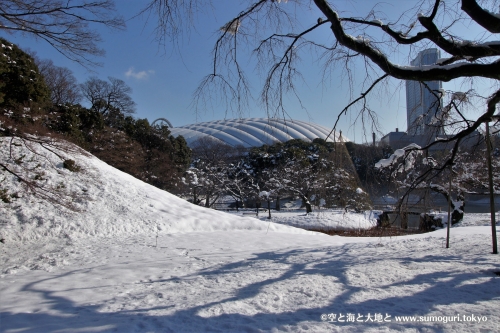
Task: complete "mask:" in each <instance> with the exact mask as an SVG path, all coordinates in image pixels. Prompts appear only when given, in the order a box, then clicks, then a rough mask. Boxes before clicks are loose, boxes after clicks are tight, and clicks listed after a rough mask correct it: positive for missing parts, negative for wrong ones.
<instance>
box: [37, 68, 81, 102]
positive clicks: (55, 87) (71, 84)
mask: <svg viewBox="0 0 500 333" xmlns="http://www.w3.org/2000/svg"><path fill="white" fill-rule="evenodd" d="M36 62H37V65H38V69H39V71H40V74H42V75H43V78H44V79H45V83H46V84H47V86H48V87H49V89H50V93H51V94H50V98H51V100H52V103H53V104H55V105H62V104H76V103H78V102H80V100H81V99H82V95H81V94H80V88H79V86H78V82H77V80H76V78H75V76H74V75H73V72H72V71H71V70H70V69H68V68H66V67H58V66H56V65H54V63H53V62H52V60H39V61H36Z"/></svg>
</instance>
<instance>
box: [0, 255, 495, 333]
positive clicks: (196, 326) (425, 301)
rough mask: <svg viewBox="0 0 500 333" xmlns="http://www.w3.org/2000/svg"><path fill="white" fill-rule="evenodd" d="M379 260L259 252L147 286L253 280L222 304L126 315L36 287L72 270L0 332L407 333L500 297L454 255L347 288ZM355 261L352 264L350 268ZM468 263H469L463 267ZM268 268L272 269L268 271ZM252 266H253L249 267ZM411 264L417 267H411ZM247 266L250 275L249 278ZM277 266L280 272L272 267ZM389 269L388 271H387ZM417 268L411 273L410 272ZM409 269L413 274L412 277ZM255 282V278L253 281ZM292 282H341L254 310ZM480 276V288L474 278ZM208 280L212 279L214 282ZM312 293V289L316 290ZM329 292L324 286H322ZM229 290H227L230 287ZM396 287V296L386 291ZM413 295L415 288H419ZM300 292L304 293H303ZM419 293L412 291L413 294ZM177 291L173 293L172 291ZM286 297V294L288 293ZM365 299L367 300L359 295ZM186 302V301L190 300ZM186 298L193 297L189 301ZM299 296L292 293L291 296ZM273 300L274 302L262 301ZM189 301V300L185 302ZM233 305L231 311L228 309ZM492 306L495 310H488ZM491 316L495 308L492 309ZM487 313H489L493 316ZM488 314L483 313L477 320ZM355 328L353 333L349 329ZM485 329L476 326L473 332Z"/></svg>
mask: <svg viewBox="0 0 500 333" xmlns="http://www.w3.org/2000/svg"><path fill="white" fill-rule="evenodd" d="M380 260H384V258H383V257H382V258H381V257H376V256H367V257H363V258H360V257H359V255H357V254H356V255H355V254H353V253H351V254H350V251H349V249H348V248H346V247H345V246H343V247H333V248H323V249H299V250H291V251H286V252H281V253H276V252H262V253H256V254H254V256H253V257H252V258H249V259H247V260H242V261H238V262H231V263H227V264H214V265H212V266H211V267H209V268H206V269H201V270H198V271H196V273H194V274H191V275H186V276H182V277H176V278H169V279H158V280H153V281H150V282H148V283H150V284H153V285H155V284H158V286H159V284H163V285H164V284H165V283H166V282H173V281H184V280H186V281H187V280H188V279H190V281H192V279H196V278H204V279H216V278H222V277H225V278H226V279H228V280H231V277H232V275H231V274H245V273H247V274H252V273H253V274H254V276H251V277H250V276H249V278H248V281H252V280H253V282H249V283H247V284H245V285H242V286H234V285H230V286H228V290H227V297H225V298H223V299H221V298H220V297H219V298H218V299H210V295H209V296H206V299H207V301H206V302H203V299H200V300H199V301H198V302H196V303H198V304H199V305H197V306H191V307H187V308H186V307H183V306H182V304H175V305H172V304H168V302H167V301H165V306H155V307H143V308H142V309H139V310H127V311H119V312H104V311H103V310H102V309H101V305H99V304H95V305H85V306H81V305H78V304H75V303H74V302H73V301H71V300H69V299H67V298H65V297H62V296H58V294H60V292H59V291H57V292H56V291H51V290H46V289H44V288H41V287H39V286H38V285H40V284H42V283H43V282H47V281H49V280H51V281H50V282H52V283H57V281H58V280H59V279H63V278H67V277H69V276H70V275H71V274H75V273H78V271H72V272H67V273H65V274H59V275H55V276H52V277H51V278H48V279H44V280H39V281H36V282H33V283H30V284H26V285H25V286H24V287H23V288H22V290H21V292H22V293H24V292H31V293H37V294H38V295H39V296H42V297H43V300H44V306H47V304H48V305H50V309H51V310H50V311H45V312H43V313H41V312H38V313H10V312H8V311H3V312H1V313H0V331H1V332H17V331H22V332H263V331H264V332H268V331H280V330H283V331H293V332H300V331H308V330H309V331H310V332H318V331H319V332H321V331H328V332H332V331H346V329H347V331H349V330H350V331H353V330H355V331H364V330H366V329H376V328H382V327H386V328H387V327H388V328H391V329H394V330H408V329H416V330H417V331H418V330H419V329H420V328H422V326H421V325H418V324H416V323H412V322H406V323H397V322H395V321H394V317H395V316H411V315H417V316H419V315H421V316H425V315H428V314H429V313H433V312H434V311H439V309H440V308H442V307H444V308H446V306H450V305H458V306H461V308H462V309H463V311H462V313H461V314H470V313H471V311H470V309H468V308H467V304H477V303H479V302H491V301H495V300H496V301H498V299H499V296H500V279H499V278H496V277H494V275H493V274H492V275H491V277H490V278H487V277H488V276H487V275H486V274H485V273H484V272H474V271H472V272H460V271H457V270H455V269H453V266H452V265H449V264H450V263H453V262H455V263H458V262H459V261H461V260H465V259H462V258H460V257H454V256H451V255H450V256H446V255H440V256H432V258H425V260H424V259H423V258H412V257H411V256H407V257H399V258H397V259H391V260H392V263H393V264H394V267H393V268H392V269H401V270H402V276H405V274H404V270H405V269H407V270H408V271H409V273H408V275H406V276H408V278H404V279H403V278H402V279H399V280H398V281H394V282H390V281H383V283H378V284H375V285H360V284H359V283H353V277H352V275H350V274H352V272H353V271H352V269H353V268H354V269H358V268H359V269H360V270H357V271H356V272H357V273H362V272H363V271H362V270H361V268H362V267H363V265H369V264H371V265H374V266H373V267H378V266H376V264H377V262H378V261H380ZM426 260H433V261H434V262H443V263H445V264H448V265H447V266H443V271H439V272H430V273H425V270H423V269H422V270H423V271H418V268H419V266H418V265H424V264H425V262H426ZM353 263H354V264H353ZM467 263H468V264H470V262H467ZM271 264H272V265H271ZM252 265H253V267H252ZM411 265H416V266H415V267H414V268H413V269H412V267H411ZM249 266H250V267H252V269H251V270H250V273H248V272H249ZM276 267H278V269H277V268H276ZM266 269H269V270H272V271H273V272H267V273H266V274H262V275H258V272H259V270H266ZM388 269H389V268H388ZM415 270H416V272H415ZM411 271H413V272H411ZM369 273H370V277H371V278H376V277H377V274H376V272H369ZM259 277H261V278H259ZM298 277H302V278H305V281H308V279H309V281H311V283H314V281H315V280H312V279H310V278H313V277H316V278H317V279H316V280H317V281H320V282H321V281H333V282H331V283H334V284H340V286H341V287H340V288H339V292H338V293H337V294H334V295H330V296H329V297H322V295H318V294H314V295H312V296H311V294H309V295H308V294H307V290H308V289H311V288H310V287H311V286H312V285H307V284H305V283H304V282H301V284H302V286H303V290H302V292H303V295H299V297H301V296H302V297H304V298H305V299H306V298H308V297H313V298H314V297H315V298H314V299H315V300H316V299H317V302H316V303H317V304H315V305H314V306H311V305H310V303H309V304H307V305H305V306H304V307H303V308H301V307H300V305H296V306H295V307H294V310H293V311H285V310H280V307H279V306H278V307H276V308H275V311H274V312H271V311H269V310H268V309H266V308H261V309H260V310H259V308H258V306H257V305H256V304H257V303H258V298H259V297H260V298H262V297H265V296H268V294H269V293H270V291H272V290H273V287H275V286H276V285H277V284H280V283H281V284H283V283H284V284H287V283H291V281H292V279H296V278H298ZM478 277H484V278H483V279H481V281H482V282H480V283H479V284H478V283H477V282H476V281H475V282H474V283H473V282H472V281H473V280H476V279H477V278H478ZM212 282H213V281H212ZM314 287H315V288H312V289H313V290H317V289H318V288H317V287H318V286H317V285H316V286H314ZM322 287H324V288H328V287H329V286H328V285H325V286H322ZM231 288H232V289H231ZM395 288H399V289H398V290H399V291H398V293H397V294H396V295H392V294H391V291H392V290H394V289H395ZM417 289H418V290H417ZM304 290H305V291H304ZM413 290H417V291H413ZM174 292H175V293H178V292H179V291H178V290H175V291H174ZM291 292H292V291H290V290H288V293H291ZM364 293H367V294H368V296H366V295H365V296H364V297H357V296H359V295H361V294H364ZM188 296H189V295H188ZM289 296H290V295H288V294H287V293H286V292H285V293H282V294H281V299H285V300H286V298H287V297H289ZM192 297H196V295H195V296H192ZM295 297H297V294H295ZM268 300H269V301H270V302H272V299H268ZM232 302H238V304H243V307H248V308H251V311H246V312H247V313H248V312H252V311H253V312H254V313H256V314H253V315H250V314H244V313H242V312H245V310H244V309H243V308H242V309H241V311H236V312H237V313H228V312H230V311H225V310H224V305H227V304H229V303H232ZM191 303H194V302H191ZM234 306H235V305H234V304H233V307H231V309H232V310H231V311H234ZM217 307H218V308H219V309H221V310H220V312H218V313H219V314H214V313H212V315H206V314H204V313H207V312H206V311H208V310H210V309H214V308H217ZM490 308H495V307H494V306H491V307H490ZM492 311H493V310H492ZM330 313H334V314H337V316H338V315H339V314H343V315H347V314H348V313H352V314H355V315H356V316H357V315H358V314H361V315H363V316H365V317H366V315H367V314H369V313H370V314H372V315H374V314H376V313H381V314H383V315H384V316H385V315H386V314H389V315H390V316H391V319H392V320H391V322H389V323H371V322H357V323H352V322H344V323H339V322H336V323H330V322H322V321H321V319H320V316H321V315H322V314H330ZM492 313H493V312H492ZM441 315H455V313H446V314H445V313H443V314H441ZM481 315H486V314H481ZM489 319H490V321H489V322H487V323H484V325H486V326H484V327H493V325H494V324H493V321H495V322H496V324H495V325H498V318H492V317H491V316H490V318H489ZM353 327H354V328H353ZM443 327H446V326H436V325H434V326H426V330H427V331H442V330H443ZM475 327H477V328H480V327H483V326H481V325H477V326H475Z"/></svg>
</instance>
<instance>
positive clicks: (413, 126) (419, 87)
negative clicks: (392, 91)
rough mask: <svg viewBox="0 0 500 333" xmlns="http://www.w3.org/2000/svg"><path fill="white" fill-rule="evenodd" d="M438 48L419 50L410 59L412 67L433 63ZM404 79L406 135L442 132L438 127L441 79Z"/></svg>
mask: <svg viewBox="0 0 500 333" xmlns="http://www.w3.org/2000/svg"><path fill="white" fill-rule="evenodd" d="M440 55H441V54H440V52H439V50H438V49H427V50H424V51H421V52H420V53H419V54H418V55H417V57H416V58H415V59H413V60H412V61H411V63H410V64H411V65H412V66H414V67H422V66H426V65H434V64H435V63H436V62H437V60H438V59H439V58H440ZM424 83H425V85H424V84H422V83H421V82H419V81H406V118H407V122H408V130H407V132H408V135H426V136H430V135H432V134H435V135H438V134H444V133H443V129H442V128H439V126H436V125H438V123H439V118H440V117H439V116H440V113H441V107H442V103H441V98H440V97H439V98H437V97H436V95H437V96H440V91H441V88H442V86H443V84H442V82H441V81H426V82H424Z"/></svg>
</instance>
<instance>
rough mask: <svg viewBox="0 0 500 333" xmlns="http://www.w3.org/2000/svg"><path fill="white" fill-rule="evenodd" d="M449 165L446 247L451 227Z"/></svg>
mask: <svg viewBox="0 0 500 333" xmlns="http://www.w3.org/2000/svg"><path fill="white" fill-rule="evenodd" d="M451 175H452V171H451V165H450V184H449V186H448V224H447V225H446V248H447V249H449V248H450V228H451V217H450V211H451Z"/></svg>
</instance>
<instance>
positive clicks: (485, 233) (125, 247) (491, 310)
mask: <svg viewBox="0 0 500 333" xmlns="http://www.w3.org/2000/svg"><path fill="white" fill-rule="evenodd" d="M2 140H5V139H2ZM2 144H5V141H2ZM16 149H19V151H20V152H21V150H22V149H23V147H22V146H20V147H16ZM0 154H5V155H2V156H1V157H0V158H1V161H3V163H5V162H6V161H7V160H8V156H6V155H8V153H6V152H5V149H4V148H3V147H2V148H1V149H0ZM31 157H33V159H30V158H31ZM31 157H30V156H27V157H26V158H25V160H26V161H30V162H26V163H41V164H43V163H49V162H50V163H51V164H47V165H42V167H41V168H44V170H45V175H44V177H45V179H46V181H47V183H48V184H50V183H53V184H60V183H63V184H64V189H65V190H66V191H67V192H66V193H68V194H71V195H73V197H74V202H75V206H76V208H78V209H79V212H72V211H69V210H67V209H65V208H60V207H54V206H50V205H47V203H45V202H43V201H41V200H39V199H36V198H33V197H30V196H28V195H24V196H22V197H21V198H18V199H15V200H13V202H12V203H10V204H6V203H3V202H0V222H2V225H3V226H2V227H1V229H0V236H1V237H2V238H4V239H5V244H1V243H0V251H1V252H0V332H379V331H384V332H391V331H404V332H441V331H444V332H498V331H499V330H500V318H499V314H498V308H499V306H500V276H497V275H496V274H495V272H496V271H500V257H499V256H498V255H492V254H490V252H491V228H490V227H489V226H488V223H489V220H488V215H487V214H474V215H472V214H469V215H466V219H465V221H464V222H463V223H462V226H460V227H454V228H452V230H451V248H450V249H446V248H445V242H444V239H445V235H446V230H444V229H443V230H438V231H435V232H432V233H428V234H420V235H413V236H404V237H393V238H345V237H339V236H333V237H331V236H326V235H322V234H316V233H311V232H307V231H304V230H302V229H297V228H293V227H290V226H287V225H283V224H277V223H274V222H268V221H266V220H265V218H264V216H261V218H262V219H263V220H259V219H255V218H252V217H240V216H235V215H231V214H226V213H222V212H218V211H214V210H207V209H204V208H202V207H196V206H193V205H190V204H188V203H187V202H185V201H183V200H181V199H179V198H176V197H175V196H172V195H170V194H168V193H166V192H163V191H160V190H158V189H155V188H153V187H151V186H149V185H147V184H145V183H143V182H141V181H138V180H136V179H134V178H132V177H130V176H128V175H126V174H124V173H122V172H120V171H118V170H116V169H114V168H112V167H110V166H108V165H106V164H105V163H103V162H101V161H99V160H98V159H97V158H95V157H92V156H84V155H78V156H77V157H72V158H73V159H74V160H75V161H76V162H77V164H78V165H79V166H81V167H82V171H80V172H77V173H71V172H70V171H68V170H66V169H63V168H62V163H60V161H58V160H57V159H56V158H55V157H54V156H50V154H49V155H47V159H42V158H38V157H35V156H31ZM37 159H38V160H37ZM51 165H53V167H52V166H51ZM18 186H20V185H19V184H18V182H17V181H16V180H15V179H14V178H9V177H8V176H7V177H6V179H5V180H4V181H3V182H2V188H7V189H8V190H9V191H11V192H13V191H14V192H15V191H17V190H19V188H18ZM272 221H275V222H281V223H286V224H292V225H299V224H303V223H307V224H320V225H325V226H334V225H338V226H341V227H349V226H351V227H355V228H357V227H361V226H362V225H369V224H370V223H372V222H373V221H372V215H371V214H370V213H366V214H359V215H357V214H352V213H348V214H345V215H344V214H343V213H342V212H320V213H319V214H318V213H313V214H309V215H308V216H305V215H304V213H296V214H295V215H294V214H293V213H290V212H287V213H282V214H275V213H274V212H273V220H272ZM349 221H351V222H352V223H351V224H349ZM399 316H417V317H416V318H414V319H415V320H413V319H412V318H405V319H404V320H402V319H401V318H399ZM420 316H422V318H420Z"/></svg>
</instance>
